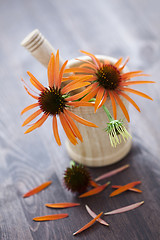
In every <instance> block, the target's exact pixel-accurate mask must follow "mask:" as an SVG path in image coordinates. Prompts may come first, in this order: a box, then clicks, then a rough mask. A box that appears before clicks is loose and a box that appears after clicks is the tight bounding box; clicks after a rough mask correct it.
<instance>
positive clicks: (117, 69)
mask: <svg viewBox="0 0 160 240" xmlns="http://www.w3.org/2000/svg"><path fill="white" fill-rule="evenodd" d="M81 52H82V53H84V54H86V55H87V56H89V57H90V58H91V61H88V60H83V59H78V60H79V61H81V62H82V64H81V65H80V66H79V67H75V68H70V69H66V71H65V72H66V73H71V72H72V73H78V74H79V75H82V76H84V75H92V77H91V78H90V79H89V81H90V83H91V84H90V85H89V86H87V87H86V88H85V90H84V91H82V92H81V93H78V94H76V95H74V96H72V97H71V98H70V99H71V100H77V99H80V98H82V100H81V101H89V100H90V99H91V98H93V97H95V96H96V101H95V112H96V111H97V109H98V108H100V107H101V106H102V105H103V104H104V103H105V102H106V100H107V98H108V97H109V98H110V100H111V103H112V108H113V115H114V119H117V109H116V103H117V104H118V105H119V106H120V108H121V109H122V111H123V113H124V115H125V117H126V119H127V120H128V122H129V121H130V118H129V114H128V111H127V109H126V107H125V105H124V103H123V101H122V100H121V97H123V98H125V99H126V100H127V101H129V102H130V103H131V104H132V105H133V106H134V107H135V108H136V109H137V110H138V111H139V112H140V109H139V107H138V106H137V104H136V103H135V102H134V101H133V100H132V99H131V98H130V97H129V96H128V94H126V93H134V94H137V95H139V96H141V97H144V98H147V99H150V100H152V98H151V97H149V96H148V95H146V94H144V93H142V92H140V91H137V90H134V89H131V88H129V86H130V85H134V84H143V83H154V81H145V80H141V81H131V80H130V79H131V78H134V77H140V76H148V75H147V74H144V73H143V72H142V71H132V72H127V73H123V69H124V67H125V66H126V64H127V62H128V60H129V59H127V60H126V61H125V62H124V63H123V64H122V61H123V59H122V58H120V59H119V60H118V61H117V62H116V63H114V64H112V63H111V62H109V61H108V60H104V62H101V61H100V60H99V59H98V58H97V57H96V56H95V55H93V54H91V53H88V52H85V51H81Z"/></svg>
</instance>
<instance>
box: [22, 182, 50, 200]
mask: <svg viewBox="0 0 160 240" xmlns="http://www.w3.org/2000/svg"><path fill="white" fill-rule="evenodd" d="M51 183H52V181H48V182H45V183H43V184H41V185H39V186H38V187H36V188H34V189H32V190H30V191H29V192H27V193H25V194H24V195H23V198H26V197H30V196H32V195H34V194H36V193H39V192H40V191H42V190H43V189H45V188H46V187H48V186H49V185H50V184H51Z"/></svg>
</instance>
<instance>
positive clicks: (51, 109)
mask: <svg viewBox="0 0 160 240" xmlns="http://www.w3.org/2000/svg"><path fill="white" fill-rule="evenodd" d="M66 64H67V61H66V62H65V63H64V64H63V66H62V68H61V69H60V70H59V51H57V54H56V56H54V55H53V54H52V55H51V58H50V61H49V64H48V84H49V87H48V88H46V87H44V86H43V85H42V84H41V83H40V82H39V81H38V80H37V79H36V78H35V77H34V76H33V75H32V74H31V73H30V72H27V73H28V75H29V76H30V82H31V83H32V85H33V86H34V87H35V88H36V90H39V93H37V94H35V93H36V92H35V91H33V90H32V89H31V90H32V91H33V93H31V91H30V88H29V87H28V86H27V84H26V83H25V82H24V80H23V79H22V81H23V82H24V84H25V86H24V88H25V90H26V91H27V93H28V94H29V95H30V96H31V97H33V98H34V99H36V100H37V102H36V103H33V104H31V105H29V106H28V107H26V108H24V109H23V111H22V112H21V114H23V113H25V112H27V111H29V110H31V109H34V108H37V107H38V110H36V111H35V112H34V113H33V114H31V115H30V116H29V117H28V118H27V119H26V120H25V121H24V123H23V125H22V126H25V125H27V124H29V123H30V122H31V121H32V120H34V119H35V118H36V117H38V116H40V115H41V114H42V116H41V117H40V118H39V120H37V121H36V122H35V123H33V124H31V126H30V127H29V128H28V129H27V131H26V132H25V133H29V132H31V131H33V130H34V129H36V128H38V127H40V126H41V125H42V124H43V123H44V122H45V121H46V119H47V118H48V117H49V115H50V116H52V119H53V133H54V137H55V139H56V142H57V144H58V145H61V141H60V137H59V133H58V126H57V116H59V118H60V122H61V124H62V127H63V129H64V131H65V133H66V135H67V137H68V139H69V140H70V141H71V142H72V143H73V144H74V145H75V144H77V138H78V139H79V140H80V141H83V139H82V136H81V134H80V132H79V130H78V128H77V126H76V124H75V122H74V121H73V119H74V120H76V121H77V122H80V123H82V124H84V125H86V126H90V127H97V126H96V125H95V124H93V123H91V122H89V121H87V120H85V119H83V118H81V117H79V116H77V115H75V114H74V113H73V112H71V111H70V110H69V107H70V106H73V107H78V106H93V103H89V102H73V101H70V100H68V99H67V98H68V93H69V92H70V91H72V90H75V89H78V88H81V87H84V86H87V85H88V84H90V82H87V81H86V80H88V78H86V77H79V78H77V80H74V81H71V82H70V83H69V84H67V85H66V86H64V87H62V86H61V82H62V80H63V73H64V69H65V67H66ZM89 78H90V77H89ZM71 79H72V78H71Z"/></svg>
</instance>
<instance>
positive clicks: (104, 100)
mask: <svg viewBox="0 0 160 240" xmlns="http://www.w3.org/2000/svg"><path fill="white" fill-rule="evenodd" d="M107 95H108V93H107V91H105V93H104V96H103V99H102V101H101V103H100V104H99V106H98V108H101V107H102V106H103V104H105V102H106V100H107Z"/></svg>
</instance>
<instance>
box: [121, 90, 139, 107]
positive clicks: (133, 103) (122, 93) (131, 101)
mask: <svg viewBox="0 0 160 240" xmlns="http://www.w3.org/2000/svg"><path fill="white" fill-rule="evenodd" d="M117 93H118V94H119V95H121V96H122V97H124V98H125V99H127V100H128V101H129V102H130V103H131V104H132V105H133V106H134V107H135V108H136V109H137V110H138V111H139V112H140V108H139V107H138V105H137V104H136V103H135V102H134V101H133V100H132V98H130V97H129V96H128V95H127V94H125V93H124V92H121V91H117Z"/></svg>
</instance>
